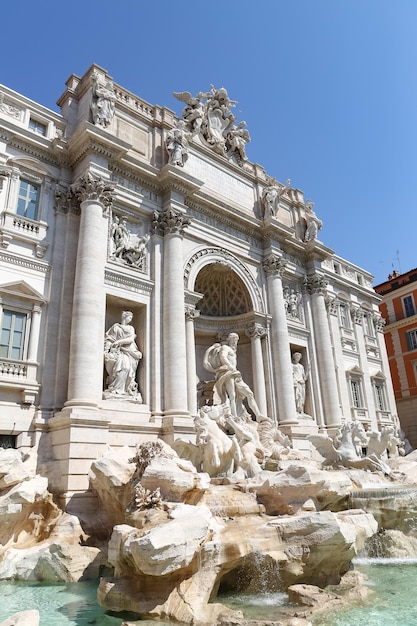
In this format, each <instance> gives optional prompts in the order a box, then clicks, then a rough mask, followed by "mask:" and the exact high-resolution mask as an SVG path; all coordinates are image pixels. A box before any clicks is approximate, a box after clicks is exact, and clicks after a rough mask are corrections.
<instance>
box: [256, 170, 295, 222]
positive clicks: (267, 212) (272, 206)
mask: <svg viewBox="0 0 417 626" xmlns="http://www.w3.org/2000/svg"><path fill="white" fill-rule="evenodd" d="M289 188H290V180H289V179H288V180H287V185H280V184H279V183H278V182H277V181H276V180H275V179H273V180H272V181H271V183H270V184H269V185H268V186H267V187H264V189H263V191H262V203H263V207H264V217H265V218H267V217H276V215H277V213H278V209H279V201H280V198H281V197H282V196H283V195H284V194H285V192H286V191H288V189H289Z"/></svg>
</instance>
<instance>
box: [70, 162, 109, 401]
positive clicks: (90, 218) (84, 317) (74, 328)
mask: <svg viewBox="0 0 417 626" xmlns="http://www.w3.org/2000/svg"><path fill="white" fill-rule="evenodd" d="M74 192H75V193H76V195H77V197H78V199H79V200H80V207H81V219H80V232H79V239H78V249H77V260H76V269H75V283H74V301H73V308H72V325H71V343H70V359H69V377H68V378H69V379H68V400H67V402H66V403H65V406H77V405H80V406H93V407H95V406H97V403H98V402H99V400H100V399H101V397H102V389H103V336H104V331H105V329H104V324H105V291H104V266H105V263H106V255H107V220H106V216H105V210H106V209H108V208H109V206H110V205H111V202H112V188H111V187H110V186H109V185H108V184H106V183H105V182H104V181H103V180H102V179H101V178H97V177H93V176H92V175H91V174H89V173H88V174H87V175H86V176H84V177H82V178H81V179H80V180H79V182H78V183H77V184H76V185H75V186H74Z"/></svg>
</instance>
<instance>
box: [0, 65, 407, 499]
mask: <svg viewBox="0 0 417 626" xmlns="http://www.w3.org/2000/svg"><path fill="white" fill-rule="evenodd" d="M98 86H99V87H100V89H101V90H104V91H103V93H105V96H103V97H104V105H105V106H107V107H108V109H106V108H105V107H104V109H100V110H98V109H97V104H98V103H99V102H100V96H99V93H100V89H98ZM1 89H2V93H3V96H4V97H3V99H2V105H1V106H0V122H1V125H2V130H3V135H2V143H1V145H0V174H1V175H2V180H3V187H2V190H1V195H0V215H1V222H0V224H1V225H0V238H1V240H0V243H1V249H0V296H1V305H2V306H3V309H2V316H3V317H2V325H3V326H4V324H5V321H4V320H5V319H6V318H5V317H4V313H3V311H4V310H6V312H7V311H9V313H10V312H11V313H13V314H14V313H16V312H21V313H22V314H23V315H26V327H25V333H26V338H25V341H24V342H23V352H22V354H21V355H20V356H19V357H16V356H14V357H13V356H10V355H9V356H4V355H3V357H2V358H1V359H0V368H1V371H0V434H2V435H3V436H6V435H10V434H12V435H16V437H17V439H16V441H15V444H16V445H18V446H19V447H21V448H23V449H24V448H28V447H30V446H34V445H39V446H40V450H42V454H43V455H44V456H45V458H44V459H43V460H47V459H48V458H49V457H50V458H52V460H53V461H54V462H55V464H56V468H57V471H55V472H54V474H53V478H52V484H53V488H54V490H55V491H56V492H57V493H58V494H62V496H63V497H65V498H68V499H70V497H71V494H72V493H81V492H83V491H85V490H86V489H87V487H88V479H87V472H88V468H89V465H90V464H91V461H92V460H93V459H94V458H96V457H97V456H99V455H100V454H101V452H102V450H103V449H104V448H105V446H107V445H112V446H114V447H121V446H125V445H128V446H130V447H131V448H134V446H135V445H136V444H137V443H139V442H140V441H143V440H144V439H147V438H155V437H157V436H161V437H163V438H164V439H166V440H167V441H172V440H173V439H174V438H176V437H179V436H181V437H192V436H193V416H194V415H195V414H196V413H197V411H198V408H199V406H200V405H201V404H204V402H206V401H207V400H209V401H210V396H209V395H207V394H210V393H211V392H210V389H212V383H213V376H212V374H211V373H210V372H208V371H207V369H205V368H204V367H203V359H204V355H205V353H206V350H207V348H208V347H210V346H211V345H212V344H213V343H214V342H218V341H222V340H224V339H225V338H226V337H227V335H228V333H230V332H237V333H238V334H239V337H240V340H239V345H238V352H237V355H238V367H239V369H240V370H241V373H242V376H243V379H244V380H245V381H246V383H247V384H248V385H249V387H250V389H252V390H253V391H254V394H255V398H256V401H257V402H258V404H259V407H260V410H261V412H262V414H267V415H268V416H269V417H271V418H272V419H273V420H274V421H275V422H276V423H277V424H279V426H280V428H281V429H282V430H284V432H286V433H288V434H289V435H290V436H291V437H292V438H293V441H294V442H295V443H296V444H297V445H298V446H299V447H305V446H306V443H305V442H306V437H307V435H308V434H311V433H312V432H318V431H321V432H328V433H329V434H334V433H335V432H337V429H338V427H339V426H340V424H341V423H343V422H344V421H349V420H359V421H361V422H363V424H364V425H365V426H366V428H367V429H368V430H376V429H378V428H379V427H380V426H381V425H384V424H391V423H396V408H395V402H394V393H393V388H392V384H391V379H390V374H389V367H388V356H387V351H386V348H385V344H384V341H383V334H382V325H381V314H380V312H379V309H378V303H379V297H378V296H377V295H376V294H375V292H374V290H373V289H372V276H371V275H370V274H369V273H368V272H366V271H365V270H363V269H361V268H359V267H357V266H355V265H353V264H352V263H350V262H349V261H346V260H345V259H342V258H340V257H338V256H337V255H336V254H335V253H334V252H333V251H332V250H331V249H329V248H328V247H327V246H325V245H324V244H323V243H322V242H321V241H320V239H319V238H318V236H317V230H318V229H319V228H320V226H321V222H320V220H319V219H318V218H317V216H315V214H314V212H313V210H312V205H311V203H308V202H306V201H305V199H304V195H303V193H302V192H301V191H300V190H298V189H293V188H287V187H285V186H284V185H282V184H280V183H277V181H276V180H275V178H272V177H271V176H270V175H268V174H267V173H266V172H265V170H264V169H263V168H262V167H261V166H260V165H257V164H253V163H250V162H249V161H247V160H246V159H245V158H243V157H242V154H240V153H237V152H233V151H232V152H230V149H229V152H225V151H224V150H223V151H222V150H219V149H218V147H216V145H215V144H213V142H212V143H210V142H209V141H206V140H205V139H204V137H203V138H202V136H201V132H197V131H195V132H193V133H189V134H188V139H187V144H186V147H185V149H184V153H183V154H182V156H181V157H179V158H184V160H183V162H179V163H178V162H173V157H172V154H171V153H170V152H169V150H168V146H169V137H170V133H172V132H173V131H174V130H176V131H178V132H179V131H180V130H181V124H180V123H179V121H178V119H177V118H176V116H175V114H174V113H173V112H172V111H170V110H169V109H167V108H161V107H158V106H153V105H150V104H149V103H147V102H145V101H143V100H142V99H140V98H139V97H137V96H135V95H134V94H131V93H130V92H128V91H126V90H125V89H123V88H122V87H121V86H119V85H117V84H115V83H113V81H112V79H111V78H110V77H109V76H108V75H107V73H106V72H105V70H103V69H102V68H100V67H98V66H92V67H91V68H90V69H89V70H88V71H87V72H86V74H85V75H84V76H83V77H82V78H80V77H77V76H71V77H70V78H69V79H68V81H67V83H66V90H65V92H64V94H63V95H62V96H61V98H60V99H59V101H58V104H59V106H60V108H61V114H56V113H54V112H52V111H49V110H48V109H46V108H45V107H42V106H41V105H39V104H37V103H34V102H32V101H30V100H28V99H27V98H25V97H24V96H21V95H19V94H16V93H14V92H12V91H11V90H9V89H7V87H3V88H1ZM106 90H107V91H106ZM220 91H221V90H219V93H220ZM106 94H107V95H106ZM109 94H110V96H109ZM206 97H207V98H213V99H214V92H213V94H212V95H210V94H207V96H206ZM216 97H217V95H216ZM102 104H103V103H102ZM104 105H103V106H104ZM97 111H98V112H97ZM103 111H105V112H106V115H107V114H108V117H107V118H106V119H101V118H100V115H101V114H102V113H103ZM30 120H32V122H31V121H30ZM33 121H36V122H37V123H38V125H36V124H35V125H34V124H33ZM39 124H40V126H39ZM170 154H171V156H170ZM184 154H185V156H186V158H185V157H184ZM22 179H23V180H26V181H27V182H29V183H31V184H32V185H34V186H35V187H36V188H37V189H38V191H39V194H40V196H39V204H38V212H37V214H36V216H32V217H30V216H29V217H28V216H22V215H19V214H18V209H17V206H18V204H17V202H18V196H19V192H21V184H20V183H21V180H22ZM274 186H275V187H274ZM270 188H279V192H280V195H279V201H277V204H276V206H275V208H274V210H272V212H271V211H270V212H268V210H269V209H268V206H269V205H267V204H266V201H265V200H264V199H263V197H264V195H265V191H266V190H268V189H270ZM28 206H29V205H28ZM312 216H313V217H314V219H313V220H312ZM314 220H315V222H314ZM123 221H124V222H125V224H126V228H127V230H128V233H129V241H130V242H133V241H134V242H135V243H134V244H133V243H129V246H131V248H129V247H125V248H123V254H122V256H118V252H117V250H115V248H114V242H115V239H114V237H113V235H112V232H113V230H112V229H113V228H114V227H115V225H116V224H119V225H120V224H121V223H122V222H123ZM312 221H313V222H314V224H315V225H316V230H315V231H314V228H313V231H311V232H313V234H312V235H311V232H310V231H309V230H308V225H309V224H310V225H311V223H312ZM314 224H313V227H314ZM139 242H142V244H143V245H142V248H141V249H140V251H139V247H138V246H139ZM126 245H127V244H126ZM132 246H133V247H132ZM131 249H132V250H133V251H134V255H136V256H134V257H131V258H130V260H129V257H128V256H127V252H128V251H129V250H131ZM123 311H131V312H132V314H133V320H132V326H133V328H134V331H135V335H136V342H137V345H138V347H139V349H140V351H141V353H142V358H141V359H140V362H139V366H138V369H137V374H136V382H137V385H138V389H139V392H140V400H141V401H139V396H135V398H125V397H123V398H117V397H115V396H114V395H112V394H109V393H106V392H108V389H107V382H106V379H107V374H106V372H105V370H104V367H103V360H104V354H103V350H104V348H103V345H104V335H105V331H107V330H108V329H109V328H110V327H111V326H112V325H113V324H115V323H117V322H118V320H120V316H121V314H122V312H123ZM9 313H7V315H9ZM7 315H6V317H7ZM399 341H401V338H399ZM392 345H393V346H394V345H395V341H394V340H393V344H392ZM294 352H300V353H301V355H302V359H301V363H302V364H303V366H304V368H305V371H306V372H307V373H308V379H307V391H306V399H305V406H304V410H303V411H302V412H301V413H299V412H297V410H296V406H295V398H294V387H293V379H292V372H293V369H292V363H291V355H292V354H293V353H294ZM389 354H390V353H389ZM410 367H411V362H410V363H407V364H406V365H405V370H406V371H408V369H407V368H410ZM401 375H402V374H401V372H399V376H400V377H401ZM210 385H211V387H210ZM40 454H41V453H40ZM50 458H49V460H50ZM41 460H42V459H41Z"/></svg>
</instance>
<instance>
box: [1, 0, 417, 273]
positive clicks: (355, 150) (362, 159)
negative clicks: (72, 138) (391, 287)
mask: <svg viewBox="0 0 417 626" xmlns="http://www.w3.org/2000/svg"><path fill="white" fill-rule="evenodd" d="M6 4H7V6H4V7H3V11H2V50H3V63H2V70H1V72H0V82H1V83H3V84H5V85H7V86H8V87H11V88H12V89H15V90H16V91H18V92H20V93H23V94H24V95H26V96H28V97H29V98H32V99H33V100H36V101H38V102H40V103H42V104H44V105H45V106H47V107H49V108H51V109H53V110H56V111H57V110H58V108H57V106H56V104H55V103H56V100H57V99H58V97H59V96H60V95H61V93H62V92H63V91H64V88H65V81H66V79H67V78H68V77H69V75H70V74H73V73H74V74H78V75H80V76H81V75H82V74H83V73H84V72H85V71H86V70H87V69H88V68H89V67H90V65H91V64H92V63H97V64H98V65H100V66H101V67H103V68H105V69H106V70H108V72H109V73H110V75H111V76H112V77H113V79H114V81H115V82H116V83H119V84H120V85H122V86H124V87H125V88H127V89H129V90H130V91H132V92H133V93H135V94H137V95H139V96H141V97H142V98H144V99H145V100H147V101H149V102H150V103H152V104H159V105H162V106H168V107H169V108H172V109H174V110H175V111H176V112H177V113H178V114H180V112H181V110H182V105H181V103H179V102H177V101H176V100H175V99H174V97H173V96H172V92H173V91H191V92H192V93H193V94H196V93H197V92H199V91H205V90H207V89H208V88H209V85H210V83H213V84H214V85H215V86H216V87H221V86H224V87H226V89H227V90H228V92H229V96H230V97H231V98H232V99H234V100H237V101H238V106H237V108H236V111H238V112H239V114H238V119H239V120H246V122H247V127H248V130H249V132H250V135H251V139H252V141H251V143H250V144H249V146H248V148H247V154H248V157H249V159H250V160H251V161H255V162H257V163H260V164H261V165H263V166H264V167H265V169H266V171H267V173H268V174H270V175H271V176H274V177H276V178H277V179H278V180H280V181H282V182H285V180H286V179H287V178H290V179H291V184H292V186H293V187H298V188H299V189H302V190H303V191H304V193H305V197H306V198H311V199H312V200H313V202H315V211H316V213H317V215H318V216H319V217H320V218H321V219H322V220H323V228H322V230H321V232H320V233H319V238H320V240H321V241H322V242H323V243H324V244H326V245H327V246H329V247H330V248H332V249H333V250H334V251H335V252H336V253H337V254H339V255H340V256H342V257H344V258H346V259H348V260H349V261H351V262H353V263H356V264H357V265H359V266H361V267H363V268H365V269H367V270H368V271H370V272H371V273H372V274H373V275H374V276H375V284H377V283H379V282H383V281H384V280H386V278H387V276H388V274H389V273H390V272H391V271H392V269H393V268H394V269H398V270H400V271H402V272H405V271H407V270H409V269H412V268H415V267H417V250H416V236H415V231H416V218H415V216H416V208H415V207H416V195H417V194H416V185H415V180H416V171H417V156H416V151H417V66H416V59H417V35H416V30H417V0H207V1H204V0H195V1H194V2H190V1H189V0H146V2H145V1H144V0H118V1H117V2H116V1H113V2H110V1H109V0H69V1H68V2H59V1H58V0H53V1H52V0H38V1H37V2H33V1H30V0H20V1H19V2H16V3H13V4H12V3H11V2H7V3H6ZM397 251H398V252H397Z"/></svg>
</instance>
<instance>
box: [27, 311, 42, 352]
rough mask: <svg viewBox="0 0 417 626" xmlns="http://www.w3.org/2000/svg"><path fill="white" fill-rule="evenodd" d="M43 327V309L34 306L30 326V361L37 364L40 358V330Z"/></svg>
mask: <svg viewBox="0 0 417 626" xmlns="http://www.w3.org/2000/svg"><path fill="white" fill-rule="evenodd" d="M40 326H41V307H40V306H39V304H34V305H33V308H32V321H31V325H30V338H29V347H28V361H32V362H33V363H35V362H36V361H37V356H38V345H39V330H40Z"/></svg>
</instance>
